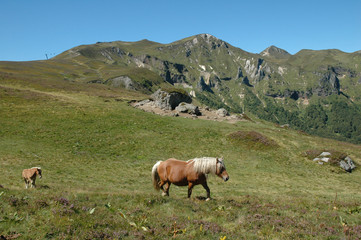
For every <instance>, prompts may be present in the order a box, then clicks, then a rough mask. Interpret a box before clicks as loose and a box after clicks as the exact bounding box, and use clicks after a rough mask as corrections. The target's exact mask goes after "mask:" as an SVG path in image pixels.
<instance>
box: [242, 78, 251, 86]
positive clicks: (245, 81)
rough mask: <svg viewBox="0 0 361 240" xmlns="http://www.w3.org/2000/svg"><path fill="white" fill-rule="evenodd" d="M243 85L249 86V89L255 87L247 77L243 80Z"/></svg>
mask: <svg viewBox="0 0 361 240" xmlns="http://www.w3.org/2000/svg"><path fill="white" fill-rule="evenodd" d="M242 83H243V84H245V85H246V86H248V87H253V85H252V84H250V83H249V79H248V77H247V76H245V77H244V78H243V80H242Z"/></svg>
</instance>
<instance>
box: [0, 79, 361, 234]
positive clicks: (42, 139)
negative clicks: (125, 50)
mask: <svg viewBox="0 0 361 240" xmlns="http://www.w3.org/2000/svg"><path fill="white" fill-rule="evenodd" d="M54 81H55V80H54ZM20 83H21V82H20ZM48 84H49V82H45V83H42V82H41V81H38V82H33V81H30V80H29V82H28V84H27V85H26V86H24V85H19V82H18V81H11V80H6V81H0V116H1V117H0V126H1V127H0V169H1V170H2V174H1V175H0V184H1V185H2V186H3V188H0V206H1V208H0V234H2V235H4V236H7V237H16V236H20V235H21V238H23V239H142V238H145V239H169V238H172V237H176V238H178V239H190V238H193V239H205V238H208V239H224V237H226V238H227V239H340V238H346V239H354V238H360V237H361V221H360V219H361V218H360V214H361V213H360V206H361V203H360V200H359V199H360V198H361V193H360V191H359V188H358V187H359V184H358V183H359V182H360V180H361V171H359V170H356V171H354V172H353V173H352V174H348V173H345V172H342V171H339V170H338V169H336V168H334V167H333V166H319V165H317V164H315V163H313V162H312V161H311V160H309V159H307V158H306V157H304V152H305V151H307V150H310V149H334V150H338V151H340V152H345V153H347V154H348V155H350V156H351V158H353V160H354V161H355V162H357V163H361V161H360V158H359V157H358V156H359V152H360V148H361V147H360V146H359V145H352V144H349V143H342V142H337V141H334V140H328V139H322V138H317V137H313V136H309V135H306V134H303V133H301V132H296V131H292V130H289V129H282V128H279V127H278V126H276V125H273V124H270V123H268V122H264V121H260V120H257V119H254V120H255V121H254V122H251V121H244V122H239V123H237V124H228V123H225V122H214V121H206V120H197V119H196V120H192V119H185V118H172V117H162V116H158V115H155V114H151V113H147V112H143V111H141V110H138V109H134V108H132V107H130V106H129V105H128V103H127V100H130V99H142V98H143V97H144V95H141V94H137V93H135V92H128V91H124V90H120V89H118V90H117V89H112V88H109V89H108V88H105V87H103V86H97V85H92V86H90V87H89V88H84V85H81V84H75V83H74V85H70V86H68V85H67V86H66V88H65V89H59V88H58V87H59V85H57V84H54V86H50V85H48ZM64 86H65V85H64ZM86 86H89V85H86ZM237 131H244V132H252V133H254V135H255V136H262V138H263V137H264V138H267V139H269V140H270V141H274V142H275V143H276V144H277V147H275V148H262V147H257V148H255V147H253V146H254V142H252V140H249V141H248V140H247V138H246V139H242V141H231V140H230V139H229V137H228V136H229V134H231V133H235V132H237ZM258 134H260V135H258ZM202 156H214V157H217V156H219V157H220V156H223V157H224V159H225V164H226V166H227V171H228V173H229V175H230V180H229V181H228V182H227V183H224V182H223V181H222V180H221V179H218V178H217V177H210V178H209V180H208V182H209V187H210V189H211V196H212V198H213V200H211V201H208V202H206V201H204V200H203V198H201V197H205V195H206V194H205V190H204V189H203V188H202V187H200V186H196V187H195V188H194V191H193V194H192V196H193V198H192V199H187V198H186V196H187V189H186V188H184V187H183V188H182V187H176V186H173V185H172V186H171V189H170V197H161V196H160V192H155V191H154V190H153V188H152V182H151V176H150V171H151V168H152V166H153V165H154V164H155V163H156V162H157V161H158V160H166V159H167V158H170V157H175V158H178V159H182V160H188V159H191V158H194V157H202ZM33 166H41V167H42V169H43V178H42V179H40V180H39V179H37V185H38V188H37V189H28V190H25V187H24V183H23V181H22V179H21V171H22V169H24V168H29V167H33Z"/></svg>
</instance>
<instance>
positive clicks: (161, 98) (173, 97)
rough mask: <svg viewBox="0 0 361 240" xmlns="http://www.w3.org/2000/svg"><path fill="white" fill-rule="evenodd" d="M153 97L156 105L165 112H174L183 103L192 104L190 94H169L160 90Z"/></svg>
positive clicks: (176, 92)
mask: <svg viewBox="0 0 361 240" xmlns="http://www.w3.org/2000/svg"><path fill="white" fill-rule="evenodd" d="M151 97H152V98H153V99H154V105H155V106H156V107H158V108H160V109H163V110H174V109H175V108H176V107H177V106H178V105H179V104H180V103H181V102H185V103H191V102H192V98H191V97H190V96H189V95H188V94H186V93H182V92H180V91H172V92H167V91H162V90H161V89H158V90H157V91H156V92H155V93H153V94H152V96H151Z"/></svg>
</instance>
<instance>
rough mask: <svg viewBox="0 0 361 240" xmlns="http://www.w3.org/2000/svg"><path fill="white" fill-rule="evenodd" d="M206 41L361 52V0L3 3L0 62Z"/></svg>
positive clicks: (45, 0) (294, 50) (7, 0)
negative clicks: (115, 46) (88, 47)
mask: <svg viewBox="0 0 361 240" xmlns="http://www.w3.org/2000/svg"><path fill="white" fill-rule="evenodd" d="M200 33H209V34H212V35H214V36H216V37H218V38H220V39H222V40H224V41H226V42H228V43H230V44H231V45H233V46H235V47H239V48H241V49H243V50H245V51H248V52H252V53H259V52H261V51H262V50H264V49H265V48H267V47H269V46H270V45H275V46H277V47H280V48H282V49H285V50H286V51H288V52H290V53H291V54H295V53H297V52H298V51H299V50H301V49H313V50H321V49H333V48H336V49H340V50H342V51H344V52H354V51H358V50H361V1H360V0H343V1H334V0H303V1H290V0H287V1H277V0H274V1H270V0H258V1H250V0H249V1H242V0H238V1H236V0H222V1H213V0H208V1H203V0H183V1H174V0H129V1H128V0H118V1H116V0H101V1H95V0H88V1H85V0H32V1H30V0H1V1H0V61H29V60H42V59H45V58H46V57H45V54H48V56H50V57H52V56H54V55H57V54H60V53H62V52H63V51H66V50H68V49H70V48H72V47H75V46H78V45H82V44H93V43H96V42H109V41H117V40H121V41H138V40H142V39H148V40H151V41H155V42H160V43H170V42H173V41H177V40H180V39H182V38H186V37H189V36H192V35H196V34H200Z"/></svg>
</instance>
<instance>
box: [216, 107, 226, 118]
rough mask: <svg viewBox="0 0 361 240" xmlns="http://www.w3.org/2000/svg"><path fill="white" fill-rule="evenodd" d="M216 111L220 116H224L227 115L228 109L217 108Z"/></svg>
mask: <svg viewBox="0 0 361 240" xmlns="http://www.w3.org/2000/svg"><path fill="white" fill-rule="evenodd" d="M216 113H217V115H218V116H220V117H225V116H228V115H229V113H228V111H227V110H226V109H224V108H220V109H218V110H217V112H216Z"/></svg>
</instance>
